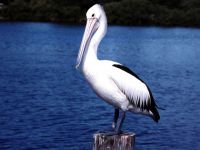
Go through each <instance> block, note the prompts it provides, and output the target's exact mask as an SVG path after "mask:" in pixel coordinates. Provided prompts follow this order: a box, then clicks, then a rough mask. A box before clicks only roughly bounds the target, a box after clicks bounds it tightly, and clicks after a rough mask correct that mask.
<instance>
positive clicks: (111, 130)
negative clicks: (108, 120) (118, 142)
mask: <svg viewBox="0 0 200 150" xmlns="http://www.w3.org/2000/svg"><path fill="white" fill-rule="evenodd" d="M107 132H114V129H113V128H107V129H103V130H98V131H97V133H107Z"/></svg>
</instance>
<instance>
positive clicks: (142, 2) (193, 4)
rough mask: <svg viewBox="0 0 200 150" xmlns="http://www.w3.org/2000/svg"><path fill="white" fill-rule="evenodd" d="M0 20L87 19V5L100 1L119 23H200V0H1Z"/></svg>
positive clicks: (111, 20)
mask: <svg viewBox="0 0 200 150" xmlns="http://www.w3.org/2000/svg"><path fill="white" fill-rule="evenodd" d="M1 2H3V3H4V4H5V6H4V7H2V8H1V9H0V18H1V20H8V21H51V22H63V23H68V24H82V23H84V22H85V13H86V11H87V9H88V8H89V7H90V6H92V5H93V4H95V3H101V4H103V6H104V9H105V11H106V14H107V17H108V22H109V23H110V24H117V25H145V26H146V25H160V26H195V27H200V1H199V0H167V1H166V0H98V1H94V0H82V1H78V0H57V1H56V0H0V3H1Z"/></svg>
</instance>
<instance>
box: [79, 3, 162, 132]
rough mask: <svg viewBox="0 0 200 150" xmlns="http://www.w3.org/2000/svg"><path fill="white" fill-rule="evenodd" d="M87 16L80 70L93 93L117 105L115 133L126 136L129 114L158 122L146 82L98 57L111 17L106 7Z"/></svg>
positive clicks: (97, 8)
mask: <svg viewBox="0 0 200 150" xmlns="http://www.w3.org/2000/svg"><path fill="white" fill-rule="evenodd" d="M86 17H87V23H86V27H85V31H84V34H83V38H82V42H81V45H80V49H79V53H78V57H77V62H76V68H77V69H78V70H80V71H81V72H82V73H83V75H84V77H85V79H86V80H87V82H88V83H89V85H90V86H91V88H92V89H93V91H94V92H95V93H96V94H97V95H98V96H99V97H100V98H101V99H103V100H104V101H105V102H107V103H108V104H111V105H112V106H114V109H115V113H114V119H113V122H112V128H113V131H114V133H116V134H120V133H122V131H121V128H122V124H123V122H124V119H125V114H126V112H127V111H130V112H133V113H138V114H143V115H147V116H150V117H151V118H152V119H153V120H154V121H155V122H158V120H159V119H160V116H159V113H158V111H157V109H156V108H157V105H156V103H155V100H154V98H153V95H152V92H151V91H150V88H149V87H148V86H147V85H146V83H145V82H144V81H142V80H141V79H140V78H139V77H138V76H137V75H136V74H135V73H134V72H133V71H131V70H130V69H129V68H128V67H126V66H124V65H122V64H120V63H117V62H114V61H110V60H99V59H98V58H97V49H98V46H99V43H100V42H101V40H102V38H103V37H104V36H105V34H106V32H107V18H106V14H105V12H104V9H103V7H102V6H101V5H99V4H95V5H94V6H92V7H91V8H90V9H89V10H88V11H87V13H86ZM119 112H121V115H120V113H119ZM119 116H120V117H119Z"/></svg>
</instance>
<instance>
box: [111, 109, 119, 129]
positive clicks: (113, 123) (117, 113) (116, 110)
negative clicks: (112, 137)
mask: <svg viewBox="0 0 200 150" xmlns="http://www.w3.org/2000/svg"><path fill="white" fill-rule="evenodd" d="M118 118H119V109H118V108H115V114H114V118H113V122H112V128H113V129H115V127H116V124H117V120H118Z"/></svg>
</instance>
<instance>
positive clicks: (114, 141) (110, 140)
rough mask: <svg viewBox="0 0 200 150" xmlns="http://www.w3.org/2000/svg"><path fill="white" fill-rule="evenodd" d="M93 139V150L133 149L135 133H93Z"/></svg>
mask: <svg viewBox="0 0 200 150" xmlns="http://www.w3.org/2000/svg"><path fill="white" fill-rule="evenodd" d="M93 140H94V141H93V150H134V145H135V134H134V133H123V134H119V135H107V134H106V133H95V134H94V135H93Z"/></svg>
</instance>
